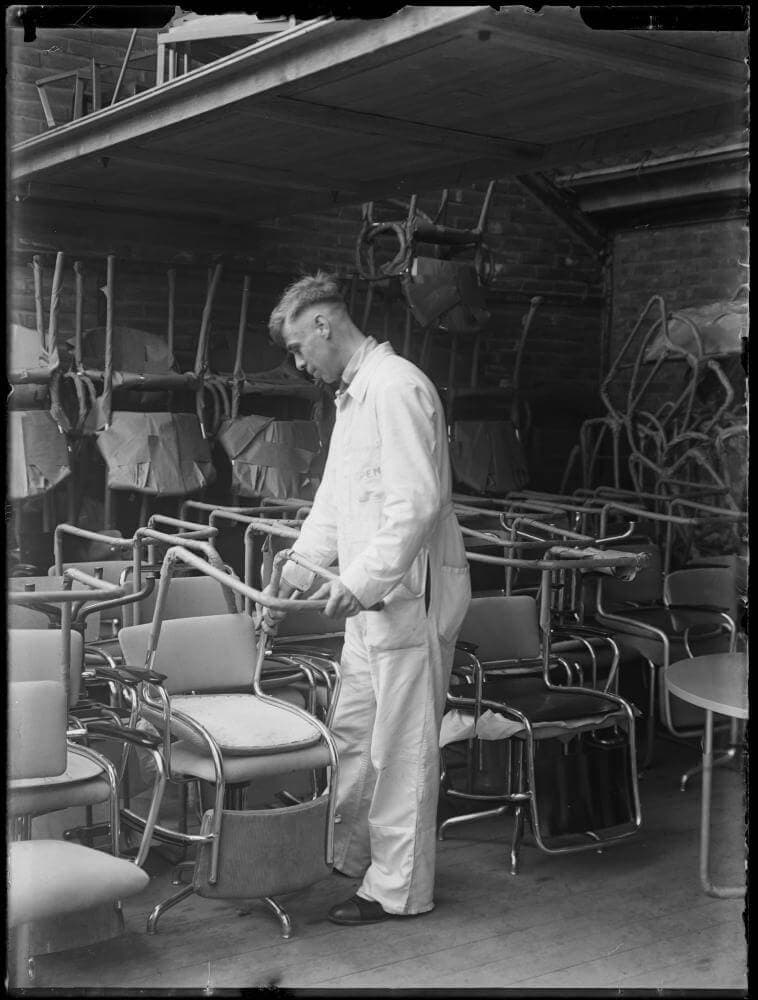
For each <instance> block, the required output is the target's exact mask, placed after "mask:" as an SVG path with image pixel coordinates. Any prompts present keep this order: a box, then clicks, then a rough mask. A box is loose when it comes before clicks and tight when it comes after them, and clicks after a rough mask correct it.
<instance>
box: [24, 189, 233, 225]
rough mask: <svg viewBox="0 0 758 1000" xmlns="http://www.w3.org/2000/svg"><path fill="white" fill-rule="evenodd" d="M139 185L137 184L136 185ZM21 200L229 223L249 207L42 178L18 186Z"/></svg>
mask: <svg viewBox="0 0 758 1000" xmlns="http://www.w3.org/2000/svg"><path fill="white" fill-rule="evenodd" d="M137 186H138V185H137ZM17 196H18V198H19V200H20V201H25V200H27V199H30V198H31V199H34V200H37V201H45V202H48V203H51V204H55V203H57V202H63V203H66V204H75V205H79V206H87V207H89V208H92V209H96V210H97V209H104V210H106V211H112V210H120V211H127V212H133V213H136V214H138V215H141V216H146V215H147V216H150V217H155V216H159V217H165V218H170V217H172V216H175V217H177V218H182V219H207V220H209V221H213V220H221V221H223V222H228V223H239V222H240V220H241V219H244V218H245V217H246V216H245V212H246V206H245V205H240V204H236V205H235V206H234V208H231V207H226V206H224V205H223V204H222V201H221V200H219V201H216V202H213V203H210V202H198V201H194V200H193V201H190V202H187V201H186V200H183V199H182V198H181V197H177V198H165V197H160V198H155V197H152V198H151V197H150V195H149V194H148V193H146V192H144V191H143V192H140V191H138V190H137V191H134V192H129V191H113V190H109V191H98V190H97V189H94V190H93V189H92V188H91V187H80V186H78V185H74V184H46V183H44V182H42V181H30V182H29V183H28V184H27V185H24V187H23V188H19V189H18V194H17Z"/></svg>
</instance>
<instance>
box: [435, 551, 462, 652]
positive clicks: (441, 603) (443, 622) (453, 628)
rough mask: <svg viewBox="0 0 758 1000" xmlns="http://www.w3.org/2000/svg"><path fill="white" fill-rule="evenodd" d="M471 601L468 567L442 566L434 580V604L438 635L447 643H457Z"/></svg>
mask: <svg viewBox="0 0 758 1000" xmlns="http://www.w3.org/2000/svg"><path fill="white" fill-rule="evenodd" d="M470 601H471V578H470V576H469V570H468V566H444V565H443V566H440V568H439V570H438V572H437V577H436V579H434V578H433V579H432V603H431V606H430V612H432V613H433V614H434V617H435V618H436V624H437V634H438V635H439V636H440V637H441V638H442V639H444V641H445V642H449V643H453V642H455V640H456V638H457V636H458V632H459V631H460V628H461V625H462V624H463V619H464V618H465V617H466V612H467V611H468V607H469V603H470Z"/></svg>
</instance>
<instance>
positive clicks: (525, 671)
mask: <svg viewBox="0 0 758 1000" xmlns="http://www.w3.org/2000/svg"><path fill="white" fill-rule="evenodd" d="M551 555H552V552H551V550H549V551H548V553H546V556H545V558H543V559H541V560H540V561H539V562H537V563H536V567H537V568H538V569H539V570H540V572H541V574H542V579H543V585H542V603H541V606H540V614H539V619H538V612H537V604H536V602H535V601H534V599H533V598H531V597H529V596H528V595H521V596H513V597H507V596H499V597H475V598H473V599H472V602H471V607H470V609H469V613H468V615H467V618H466V620H465V621H464V624H463V627H462V629H461V633H460V644H459V659H458V665H457V667H456V668H455V675H457V678H458V679H459V683H458V684H457V685H456V684H453V685H452V686H451V689H450V691H449V694H448V706H449V708H450V709H451V710H452V711H451V712H450V713H448V715H446V716H445V719H444V720H443V727H442V734H441V739H440V742H441V745H443V749H442V755H443V768H442V789H443V793H444V794H445V796H446V798H447V799H448V800H450V801H451V802H461V803H463V802H468V803H476V804H477V805H479V806H480V807H481V806H484V805H487V804H489V805H491V806H493V807H492V808H490V809H485V810H484V811H479V812H474V813H469V814H465V815H459V816H454V817H452V818H450V819H448V820H446V821H445V822H443V823H442V824H441V826H440V829H439V837H440V839H442V838H443V837H444V835H445V832H446V831H447V830H448V829H449V828H451V827H453V826H457V825H459V824H461V823H466V822H470V821H472V820H474V819H477V818H479V817H482V816H499V815H502V814H504V813H505V812H507V811H508V810H510V809H514V829H513V838H512V843H511V851H510V870H511V874H514V875H515V874H517V872H518V868H519V849H520V845H521V840H522V837H523V831H524V820H525V818H526V815H528V816H529V820H530V824H531V828H532V832H533V834H534V838H535V841H536V843H537V846H538V847H539V848H540V849H541V850H543V851H546V852H547V853H550V854H558V853H567V852H574V851H582V850H590V849H599V848H601V847H602V846H604V845H605V844H611V843H616V842H618V841H620V840H623V839H626V838H627V837H629V836H631V835H633V834H634V833H636V832H637V830H638V829H639V826H640V823H641V815H640V805H639V794H638V787H637V769H636V756H635V734H634V713H633V710H632V708H631V706H630V705H629V704H628V703H627V702H626V701H625V700H624V699H622V698H620V697H618V696H617V695H614V694H610V693H606V692H598V691H592V690H589V689H586V688H579V687H575V686H573V685H564V686H558V685H556V684H555V682H554V681H555V678H556V672H555V663H556V659H555V658H554V657H553V655H552V654H551V649H550V600H549V596H550V595H549V591H550V580H551V575H552V574H553V573H554V572H556V571H557V570H559V569H561V568H563V567H564V566H565V564H563V560H561V559H556V558H551ZM639 563H640V560H639V559H637V558H636V557H635V556H627V557H626V559H625V557H624V556H622V555H620V554H619V553H613V552H609V553H607V554H605V553H600V554H597V553H595V554H592V555H591V556H587V555H586V554H583V553H582V550H578V551H575V552H574V553H573V555H572V565H573V566H574V567H576V568H577V569H581V568H583V567H584V566H587V565H590V564H592V565H594V567H595V568H596V569H597V568H599V567H605V568H611V567H621V566H624V565H625V564H626V565H627V566H629V567H636V566H637V565H639ZM480 643H481V645H480ZM461 681H462V683H460V682H461ZM464 740H465V741H466V742H465V743H463V741H464ZM448 741H450V743H451V744H452V747H451V750H447V749H446V745H447V744H448ZM489 741H496V742H495V743H492V742H489ZM456 744H457V746H456ZM456 751H457V754H456ZM456 756H457V760H456ZM493 757H495V758H496V759H497V766H496V768H495V772H496V773H495V774H494V775H493V774H492V767H491V764H492V758H493ZM488 758H489V759H490V768H489V773H488V767H487V765H486V763H485V762H486V761H487V759H488ZM527 810H528V812H527Z"/></svg>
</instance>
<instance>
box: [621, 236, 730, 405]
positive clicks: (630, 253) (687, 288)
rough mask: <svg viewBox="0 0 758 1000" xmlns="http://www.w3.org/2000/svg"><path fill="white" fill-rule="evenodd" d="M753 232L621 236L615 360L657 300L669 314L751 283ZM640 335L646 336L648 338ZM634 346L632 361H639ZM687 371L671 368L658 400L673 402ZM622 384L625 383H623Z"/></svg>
mask: <svg viewBox="0 0 758 1000" xmlns="http://www.w3.org/2000/svg"><path fill="white" fill-rule="evenodd" d="M747 252H748V251H747V231H746V228H745V225H744V223H743V222H742V221H741V220H740V219H726V220H721V221H715V222H692V223H684V224H680V225H675V226H662V227H660V228H649V229H635V230H629V231H625V232H619V233H617V234H616V235H615V238H614V249H613V312H612V315H613V324H612V335H611V345H610V358H611V359H613V358H615V357H616V356H617V354H618V352H619V351H620V350H621V348H622V345H623V344H624V342H625V340H626V338H627V337H628V336H629V335H630V334H631V332H632V330H633V328H634V325H635V323H636V322H637V319H638V317H639V316H640V313H641V312H642V310H643V309H644V307H645V305H646V304H647V302H648V300H649V299H650V297H651V296H652V295H660V296H662V298H663V300H664V302H665V304H666V308H667V310H668V311H672V310H675V309H682V308H685V307H688V306H697V305H701V304H704V303H707V302H713V301H717V300H721V299H729V298H731V297H732V296H733V295H734V293H735V291H736V289H737V287H738V286H739V284H740V283H741V282H744V281H746V280H747V269H746V268H743V267H740V264H739V262H740V261H742V262H746V261H747ZM643 332H644V331H643V328H641V329H640V336H642V335H643ZM636 343H637V340H636V339H635V342H634V344H631V345H630V347H629V355H628V359H631V360H633V359H634V356H635V350H634V347H635V344H636ZM680 379H681V365H677V364H674V363H673V362H669V363H667V364H666V365H665V366H664V368H662V369H661V373H660V377H659V378H658V379H657V380H656V382H655V383H653V387H652V388H653V390H654V395H652V396H651V399H653V400H660V401H663V399H667V398H671V391H672V385H675V386H678V385H679V380H680ZM619 384H621V383H619Z"/></svg>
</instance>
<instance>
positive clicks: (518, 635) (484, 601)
mask: <svg viewBox="0 0 758 1000" xmlns="http://www.w3.org/2000/svg"><path fill="white" fill-rule="evenodd" d="M459 638H460V639H462V640H463V641H464V642H471V643H474V644H475V645H476V646H477V649H476V656H477V657H478V659H479V660H480V661H481V662H482V663H493V662H496V661H498V660H522V659H534V658H535V657H538V656H539V655H540V650H541V643H540V630H539V622H538V618H537V602H536V601H535V599H534V598H533V597H528V596H523V595H522V596H516V597H505V596H503V595H500V594H498V595H496V596H491V597H478V596H474V597H472V598H471V603H470V604H469V609H468V611H467V612H466V617H465V619H464V622H463V625H462V626H461V631H460V634H459Z"/></svg>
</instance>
